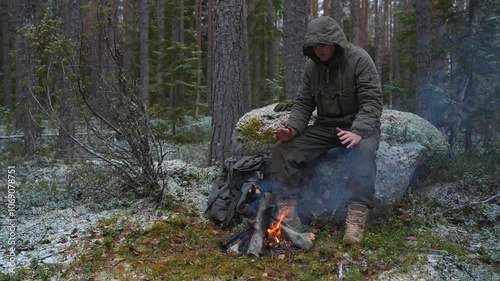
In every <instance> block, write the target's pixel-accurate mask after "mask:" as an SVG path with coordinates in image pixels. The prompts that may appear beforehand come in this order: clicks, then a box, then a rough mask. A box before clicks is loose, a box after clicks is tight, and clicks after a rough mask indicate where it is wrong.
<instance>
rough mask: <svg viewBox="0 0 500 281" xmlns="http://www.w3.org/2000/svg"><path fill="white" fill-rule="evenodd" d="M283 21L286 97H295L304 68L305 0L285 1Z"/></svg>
mask: <svg viewBox="0 0 500 281" xmlns="http://www.w3.org/2000/svg"><path fill="white" fill-rule="evenodd" d="M284 4H285V20H284V23H283V31H284V33H285V39H284V42H283V44H284V59H285V98H286V99H293V98H295V95H296V93H297V91H298V90H299V87H300V83H301V81H302V72H303V68H304V62H305V59H304V56H303V54H302V44H303V43H304V36H305V34H306V27H307V23H306V18H307V6H306V4H305V1H285V3H284Z"/></svg>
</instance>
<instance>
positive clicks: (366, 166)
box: [271, 126, 378, 208]
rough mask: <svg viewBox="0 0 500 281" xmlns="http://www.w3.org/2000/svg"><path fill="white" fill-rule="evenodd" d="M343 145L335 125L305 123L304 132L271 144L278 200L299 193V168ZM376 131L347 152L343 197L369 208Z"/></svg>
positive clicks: (375, 168) (373, 171) (373, 175)
mask: <svg viewBox="0 0 500 281" xmlns="http://www.w3.org/2000/svg"><path fill="white" fill-rule="evenodd" d="M335 147H344V146H343V145H342V144H341V143H340V140H339V138H338V136H337V134H336V133H335V128H329V127H320V126H309V127H307V128H306V130H305V131H304V133H303V134H302V135H300V136H298V137H295V138H293V139H292V140H290V141H286V142H283V141H279V142H277V143H276V144H275V145H274V147H273V153H272V159H271V161H272V163H271V177H272V180H273V193H274V194H275V195H276V197H277V199H278V200H283V199H287V198H296V197H297V196H298V195H299V192H300V187H299V185H298V183H299V177H300V172H301V170H302V169H304V168H305V167H306V166H307V165H308V164H310V163H311V162H312V161H314V160H315V159H316V158H318V157H319V156H320V155H322V154H323V153H325V152H326V151H328V150H330V149H332V148H335ZM377 149H378V135H377V136H376V137H373V136H371V137H368V138H364V139H362V140H361V141H360V142H359V143H358V144H357V145H356V146H354V147H352V148H350V149H349V152H348V161H347V162H348V166H349V167H348V171H349V175H348V178H347V183H346V189H347V190H346V191H345V192H344V193H345V197H346V198H345V199H346V200H347V201H348V202H359V203H362V204H365V205H367V206H368V207H369V208H373V206H374V203H375V195H374V194H375V174H376V172H377V167H376V163H375V153H376V151H377Z"/></svg>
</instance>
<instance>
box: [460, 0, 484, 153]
mask: <svg viewBox="0 0 500 281" xmlns="http://www.w3.org/2000/svg"><path fill="white" fill-rule="evenodd" d="M481 8H482V1H481V0H470V1H469V6H468V8H467V10H468V16H469V34H470V37H471V39H470V42H477V38H476V37H477V33H478V28H479V27H478V26H479V14H480V12H481ZM466 60H467V67H466V69H467V74H466V75H467V78H468V80H469V83H468V84H467V88H466V92H465V94H466V96H465V97H464V103H466V101H474V99H475V92H476V83H475V81H476V78H475V72H476V71H475V69H474V66H475V65H476V64H477V62H476V54H475V52H468V53H467V56H466ZM466 110H467V109H466ZM469 110H470V113H469V114H468V118H467V119H466V120H465V138H464V144H465V151H466V152H471V151H472V150H473V145H472V136H473V131H474V124H475V122H474V119H475V112H474V111H475V109H469Z"/></svg>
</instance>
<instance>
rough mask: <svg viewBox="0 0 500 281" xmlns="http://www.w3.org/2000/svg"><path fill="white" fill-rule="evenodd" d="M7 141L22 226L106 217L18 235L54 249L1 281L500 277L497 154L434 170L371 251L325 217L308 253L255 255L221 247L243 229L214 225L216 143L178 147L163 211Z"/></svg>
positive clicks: (93, 167) (375, 230)
mask: <svg viewBox="0 0 500 281" xmlns="http://www.w3.org/2000/svg"><path fill="white" fill-rule="evenodd" d="M3 142H4V143H3V144H6V145H5V146H4V145H2V150H1V151H0V153H1V154H2V157H1V159H2V165H3V166H7V165H12V163H15V165H16V172H17V173H18V175H19V183H20V184H19V189H18V195H19V196H18V199H19V200H18V210H19V219H20V220H29V219H33V220H37V219H41V215H42V214H43V213H48V212H55V211H57V210H62V209H70V210H78V206H85V207H86V208H87V209H85V210H89V212H95V213H101V214H104V213H105V212H107V213H106V215H99V216H95V219H93V220H92V221H90V220H89V222H88V223H85V224H81V225H79V226H76V227H74V229H73V230H71V229H70V230H67V231H66V232H64V233H63V234H62V235H59V236H57V235H55V234H54V233H55V230H54V229H52V231H51V230H50V229H49V230H46V231H45V232H43V233H42V234H41V236H42V237H37V239H38V240H37V239H35V238H33V237H31V236H29V235H26V236H25V235H24V234H23V233H18V237H17V238H18V244H17V245H18V248H17V251H18V252H17V254H18V255H21V254H22V252H27V251H32V252H36V250H37V249H38V247H39V244H43V245H46V246H52V248H51V249H52V250H49V252H44V253H43V254H39V255H38V256H37V255H36V254H35V255H33V256H32V257H31V259H30V260H27V261H24V262H23V263H21V262H19V263H18V265H17V267H16V272H15V273H14V274H10V275H9V274H7V273H6V272H5V271H2V272H0V280H363V279H364V280H410V279H411V280H419V279H420V280H431V279H432V280H495V279H497V278H498V277H499V276H500V268H499V262H500V255H499V252H500V251H499V250H500V246H499V244H498V241H499V238H500V235H499V234H500V227H499V225H500V224H499V222H500V207H499V195H498V194H499V192H500V186H499V182H500V181H499V180H500V173H499V171H498V167H497V166H498V165H497V164H498V163H497V162H496V161H497V160H495V159H497V158H495V157H492V155H491V152H490V153H487V154H484V155H474V156H467V157H466V156H463V157H457V158H455V159H454V160H453V161H448V162H447V163H441V164H439V165H438V164H435V163H434V164H433V165H435V166H434V167H425V168H424V170H423V172H422V173H421V176H420V177H419V180H418V184H417V186H416V187H414V188H413V189H412V190H411V191H410V192H409V193H408V195H407V196H406V197H405V199H404V200H403V201H401V202H395V203H393V204H390V205H386V206H384V210H383V211H382V212H381V214H380V215H378V216H376V217H373V218H371V219H370V220H369V222H368V225H367V231H366V234H365V237H364V243H363V245H362V246H350V247H349V246H345V245H343V244H342V243H341V239H342V235H343V230H344V225H343V223H342V222H339V221H333V220H332V221H330V220H322V221H313V222H311V223H310V224H309V225H307V226H306V231H308V232H313V233H315V236H316V239H315V240H314V242H313V246H312V247H311V249H309V250H307V251H299V252H283V253H281V254H276V255H269V256H262V257H247V256H236V255H232V254H230V253H225V252H224V251H223V250H222V249H221V247H220V242H221V241H222V240H223V239H224V238H225V237H227V236H228V235H230V234H231V233H233V232H234V231H236V230H237V228H238V226H236V227H234V228H222V227H220V226H218V225H214V224H213V223H212V222H210V221H208V220H206V219H205V218H204V217H203V208H204V204H205V200H206V198H207V195H208V192H209V189H210V186H211V183H212V182H213V180H214V179H215V177H216V176H217V172H218V170H217V168H216V167H204V166H203V164H202V163H201V162H197V161H196V159H202V157H201V156H200V155H204V153H205V151H206V149H207V147H208V143H207V142H206V141H205V142H200V143H190V144H188V145H181V144H179V143H172V144H171V145H169V147H175V148H176V149H177V153H178V156H175V157H172V158H176V159H171V160H172V161H171V162H168V165H167V167H168V168H166V169H165V171H166V173H165V178H164V182H163V183H162V184H163V185H164V187H165V189H166V190H168V192H166V193H165V196H164V199H163V201H162V202H160V203H158V202H152V201H150V200H147V199H144V198H142V199H138V198H135V197H134V196H133V194H124V193H121V192H120V189H119V188H118V187H117V186H116V183H115V182H113V177H112V175H111V174H109V170H106V169H104V168H103V167H102V166H100V165H98V164H96V162H93V161H85V162H82V161H80V162H74V161H71V162H68V161H61V160H53V159H51V158H49V157H40V158H38V159H25V158H23V157H22V156H20V155H22V152H21V151H22V145H21V143H20V142H19V141H16V140H9V141H5V140H4V141H3ZM47 151H50V149H47ZM188 163H189V164H188ZM72 214H73V213H72ZM72 216H75V215H72ZM79 216H83V214H79ZM74 219H75V220H76V217H75V218H74ZM75 229H77V230H75ZM4 238H5V236H2V239H4ZM32 240H36V241H32ZM4 250H5V249H2V252H3V254H4V255H5V254H6V252H5V251H4ZM51 251H52V252H51ZM50 255H53V256H50ZM56 256H62V257H65V258H63V259H60V260H57V259H55V257H56ZM46 257H50V258H51V259H50V262H49V259H47V258H46ZM52 258H54V259H52ZM3 269H5V267H4V268H3ZM497 280H498V279H497Z"/></svg>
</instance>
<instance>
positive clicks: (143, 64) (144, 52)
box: [139, 0, 149, 105]
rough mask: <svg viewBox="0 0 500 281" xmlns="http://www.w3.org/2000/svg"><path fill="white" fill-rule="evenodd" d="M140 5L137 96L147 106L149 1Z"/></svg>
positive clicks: (143, 1)
mask: <svg viewBox="0 0 500 281" xmlns="http://www.w3.org/2000/svg"><path fill="white" fill-rule="evenodd" d="M140 5H141V7H140V9H141V15H140V24H139V34H140V51H139V61H140V80H139V84H140V85H139V96H140V97H141V100H142V101H143V102H144V103H145V104H146V105H149V0H141V3H140Z"/></svg>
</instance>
